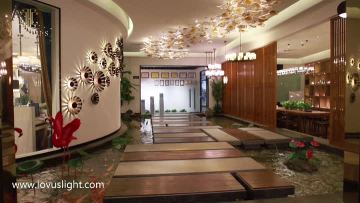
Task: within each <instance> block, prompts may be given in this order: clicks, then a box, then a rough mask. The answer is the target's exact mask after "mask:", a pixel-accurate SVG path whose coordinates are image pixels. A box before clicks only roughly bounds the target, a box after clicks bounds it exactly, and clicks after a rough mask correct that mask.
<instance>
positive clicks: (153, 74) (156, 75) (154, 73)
mask: <svg viewBox="0 0 360 203" xmlns="http://www.w3.org/2000/svg"><path fill="white" fill-rule="evenodd" d="M151 78H159V72H152V73H151Z"/></svg>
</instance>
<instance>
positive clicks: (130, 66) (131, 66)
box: [121, 54, 205, 113]
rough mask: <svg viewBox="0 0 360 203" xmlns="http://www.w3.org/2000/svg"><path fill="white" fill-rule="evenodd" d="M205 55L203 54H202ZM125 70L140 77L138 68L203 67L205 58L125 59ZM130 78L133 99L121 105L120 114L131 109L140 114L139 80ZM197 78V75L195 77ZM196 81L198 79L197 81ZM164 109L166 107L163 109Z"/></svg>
mask: <svg viewBox="0 0 360 203" xmlns="http://www.w3.org/2000/svg"><path fill="white" fill-rule="evenodd" d="M204 55H205V54H204ZM125 64H126V70H130V71H131V72H132V76H140V66H141V65H143V66H156V65H168V66H174V65H177V66H205V57H194V58H190V57H188V58H182V59H177V60H175V59H174V60H160V59H154V58H150V57H125ZM132 76H131V78H130V80H131V82H132V83H133V84H134V85H135V89H134V90H133V96H134V97H135V99H134V100H133V101H132V102H131V103H130V104H129V105H128V104H126V103H125V104H123V106H122V107H121V111H122V112H126V111H127V110H129V109H131V110H133V112H135V113H140V98H141V95H140V86H141V84H140V80H139V79H133V77H132ZM196 77H197V78H199V77H198V75H197V76H196ZM197 80H198V79H197ZM165 108H166V107H165Z"/></svg>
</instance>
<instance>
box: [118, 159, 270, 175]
mask: <svg viewBox="0 0 360 203" xmlns="http://www.w3.org/2000/svg"><path fill="white" fill-rule="evenodd" d="M264 169H266V168H265V167H264V166H263V165H261V164H259V163H258V162H256V161H255V160H254V159H252V158H249V157H240V158H220V159H192V160H168V161H134V162H120V163H119V165H118V167H117V169H116V170H115V174H114V176H116V177H130V176H151V175H171V174H196V173H216V172H238V171H249V170H264Z"/></svg>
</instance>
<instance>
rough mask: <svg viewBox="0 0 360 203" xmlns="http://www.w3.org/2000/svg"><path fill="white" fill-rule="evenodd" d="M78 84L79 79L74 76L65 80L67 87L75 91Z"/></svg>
mask: <svg viewBox="0 0 360 203" xmlns="http://www.w3.org/2000/svg"><path fill="white" fill-rule="evenodd" d="M78 86H79V83H78V81H77V80H76V79H75V78H73V77H70V78H68V79H67V80H66V82H65V87H66V89H68V90H71V91H75V90H76V89H77V88H78Z"/></svg>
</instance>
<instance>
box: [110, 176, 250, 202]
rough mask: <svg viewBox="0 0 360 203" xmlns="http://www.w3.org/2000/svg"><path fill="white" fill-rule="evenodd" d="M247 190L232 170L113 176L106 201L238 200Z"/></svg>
mask: <svg viewBox="0 0 360 203" xmlns="http://www.w3.org/2000/svg"><path fill="white" fill-rule="evenodd" d="M245 194H246V191H245V189H244V187H243V186H242V185H241V184H240V183H239V182H238V181H237V180H236V179H235V178H234V177H233V176H232V175H231V174H229V173H215V174H197V175H177V176H154V177H133V178H113V180H112V181H111V183H110V185H109V187H108V189H107V190H106V192H105V199H104V202H105V203H107V202H154V203H160V202H166V203H168V202H208V201H211V202H214V201H234V200H236V199H243V198H244V197H245Z"/></svg>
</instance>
